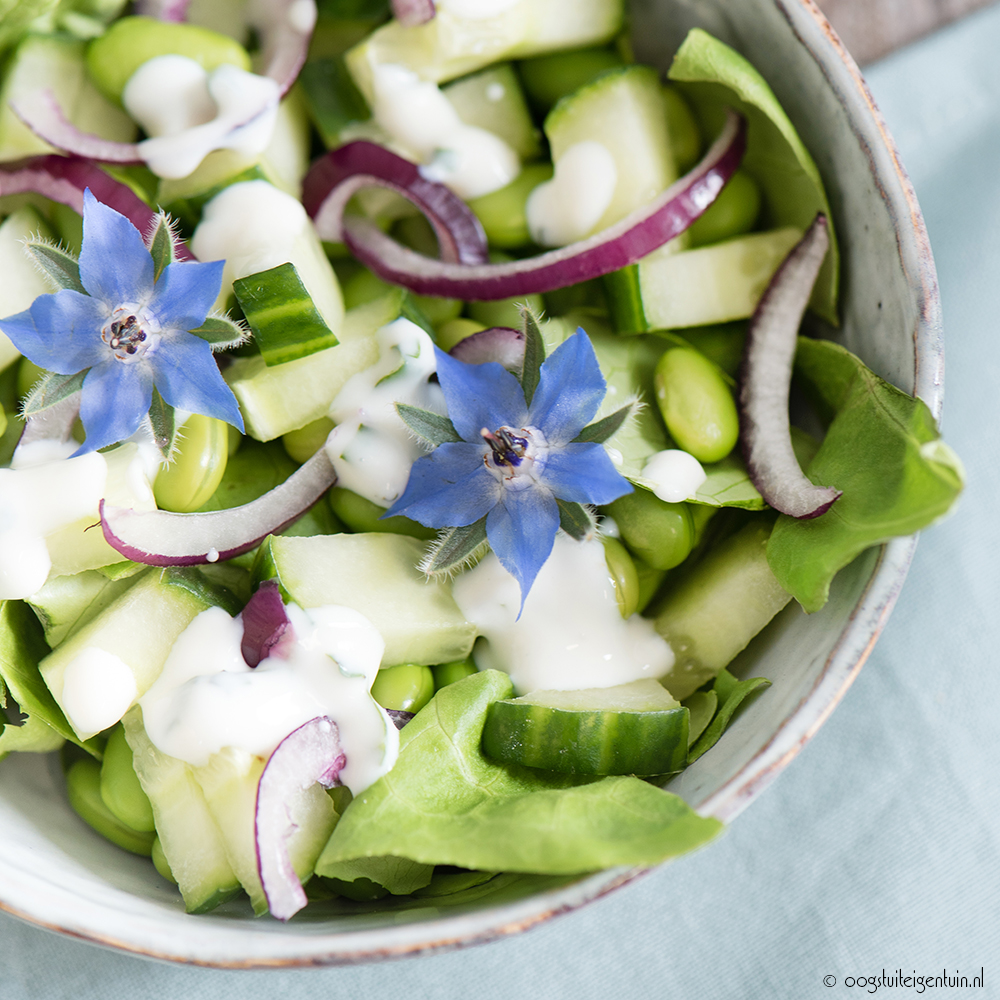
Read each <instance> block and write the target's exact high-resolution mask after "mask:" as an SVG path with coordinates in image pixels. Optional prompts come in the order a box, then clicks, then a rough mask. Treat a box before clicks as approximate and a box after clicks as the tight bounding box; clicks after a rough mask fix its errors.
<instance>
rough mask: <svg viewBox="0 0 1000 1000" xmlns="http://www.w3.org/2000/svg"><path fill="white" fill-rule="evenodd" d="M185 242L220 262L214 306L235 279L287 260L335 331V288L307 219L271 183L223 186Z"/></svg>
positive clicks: (339, 308) (339, 312)
mask: <svg viewBox="0 0 1000 1000" xmlns="http://www.w3.org/2000/svg"><path fill="white" fill-rule="evenodd" d="M190 242H191V252H192V253H193V254H194V255H195V257H197V258H198V260H202V261H210V260H224V261H225V262H226V263H225V267H224V269H223V272H222V289H221V291H220V293H219V298H218V299H217V300H216V306H217V307H220V308H225V305H226V299H227V298H228V296H229V293H230V291H231V290H232V283H233V281H234V280H235V279H236V278H243V277H246V276H247V275H248V274H255V273H256V272H258V271H267V270H269V269H270V268H272V267H277V266H278V265H279V264H284V263H286V262H290V263H292V264H294V265H295V270H296V271H297V272H298V275H299V278H300V279H301V281H302V284H303V285H304V286H305V288H306V290H307V291H308V292H309V295H310V296H311V298H312V300H313V304H314V305H315V306H316V309H317V310H318V311H319V314H320V315H321V316H322V317H323V319H324V320H325V321H326V323H327V325H328V326H329V327H330V328H331V329H332V330H333V331H334V332H336V331H337V330H339V329H340V324H341V320H342V319H343V315H344V303H343V299H342V298H341V295H340V286H339V285H338V284H337V279H336V276H335V275H334V273H333V269H332V268H331V266H330V262H329V261H328V260H327V258H326V255H325V254H324V253H323V246H322V244H321V243H320V241H319V238H318V237H317V236H316V231H315V229H313V225H312V222H311V221H310V219H309V216H308V215H307V214H306V210H305V209H304V208H303V207H302V204H301V202H299V200H298V199H297V198H293V197H292V196H291V195H290V194H286V193H285V192H284V191H279V190H278V188H276V187H275V186H274V185H273V184H269V183H268V182H267V181H265V180H253V181H241V182H240V183H239V184H230V185H229V187H227V188H224V189H223V190H222V191H220V192H219V194H217V195H216V196H215V197H214V198H213V199H212V200H211V201H210V202H208V204H207V205H206V206H205V208H204V211H203V212H202V216H201V222H199V223H198V226H197V228H196V229H195V231H194V235H193V236H192V237H191V241H190Z"/></svg>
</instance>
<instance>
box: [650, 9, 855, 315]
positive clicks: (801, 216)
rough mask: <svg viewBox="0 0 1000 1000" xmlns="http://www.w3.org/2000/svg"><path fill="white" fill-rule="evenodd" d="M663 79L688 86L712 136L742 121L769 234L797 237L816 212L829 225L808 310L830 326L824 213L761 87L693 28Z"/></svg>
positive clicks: (774, 104)
mask: <svg viewBox="0 0 1000 1000" xmlns="http://www.w3.org/2000/svg"><path fill="white" fill-rule="evenodd" d="M667 75H668V76H669V77H670V79H671V80H676V81H678V82H684V83H687V84H689V86H686V87H684V88H683V90H684V96H685V97H687V98H689V99H690V100H691V101H692V103H693V104H694V105H695V106H696V108H697V109H698V111H699V112H700V117H701V119H702V121H704V122H705V123H706V126H707V127H708V130H709V131H710V132H711V133H712V135H716V134H718V131H719V129H721V127H722V122H723V119H724V114H725V109H726V108H727V107H732V108H735V109H736V110H737V111H739V112H740V113H741V114H742V115H744V117H745V118H746V119H747V152H746V156H745V157H744V158H743V169H744V170H746V172H747V173H748V174H750V176H751V177H753V179H754V180H755V181H756V182H757V183H758V184H759V185H760V187H761V189H762V191H763V192H764V196H765V199H766V201H767V214H768V219H769V223H768V224H769V225H770V226H772V227H774V228H778V227H781V226H797V227H798V228H799V229H801V230H805V229H806V228H808V226H809V224H810V223H811V222H812V220H813V219H814V218H815V216H816V213H817V212H823V213H824V214H825V215H826V217H827V219H828V220H829V221H830V222H831V228H830V252H829V253H828V254H827V258H826V261H825V262H824V264H823V269H822V270H821V271H820V274H819V278H818V279H817V281H816V285H815V287H814V289H813V295H812V301H811V305H812V308H813V309H814V310H815V311H816V312H817V313H818V314H819V315H820V316H822V317H823V318H824V319H826V320H828V321H829V322H830V323H833V324H834V325H836V324H837V284H838V280H839V271H840V257H839V251H838V249H837V240H836V237H835V235H834V231H833V227H832V221H833V220H832V215H831V213H830V205H829V202H828V201H827V198H826V193H825V191H824V190H823V181H822V179H821V178H820V175H819V170H818V168H817V167H816V164H815V162H814V161H813V158H812V156H810V154H809V151H808V150H807V149H806V147H805V145H804V144H803V142H802V140H801V139H800V138H799V135H798V133H797V132H796V131H795V126H794V125H792V123H791V121H790V120H789V118H788V115H787V114H785V111H784V109H783V108H782V107H781V105H780V104H779V103H778V99H777V98H776V97H775V96H774V92H773V91H772V90H771V88H770V86H769V85H768V83H767V81H765V80H764V78H763V77H762V76H761V75H760V73H759V72H758V71H757V70H756V69H754V67H753V66H751V65H750V63H749V62H747V60H746V59H744V58H743V56H741V55H740V54H739V53H738V52H735V51H734V50H733V49H731V48H730V47H729V46H728V45H725V44H723V43H722V42H720V41H719V40H718V39H716V38H713V37H712V36H711V35H709V34H708V33H707V32H705V31H702V30H701V29H700V28H695V29H694V30H693V31H691V32H690V33H689V34H688V36H687V38H686V39H685V41H684V44H683V45H681V47H680V49H679V50H678V52H677V55H676V56H675V57H674V62H673V65H672V66H671V67H670V72H669V73H668V74H667Z"/></svg>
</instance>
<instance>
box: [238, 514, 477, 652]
mask: <svg viewBox="0 0 1000 1000" xmlns="http://www.w3.org/2000/svg"><path fill="white" fill-rule="evenodd" d="M423 555H424V543H423V542H420V541H418V540H417V539H415V538H407V537H405V536H403V535H390V534H383V533H381V532H371V533H368V534H357V535H347V534H341V535H315V536H312V537H305V538H301V537H300V538H294V537H293V538H289V537H275V536H273V535H272V536H270V537H269V538H267V539H266V540H265V541H264V543H263V544H262V545H261V548H260V553H259V555H258V560H257V564H256V566H255V567H254V575H255V576H256V577H257V579H259V580H260V579H269V578H276V579H277V580H278V582H279V584H280V585H281V587H282V588H283V589H284V591H285V593H286V594H287V595H288V597H289V598H290V599H291V600H293V601H295V603H296V604H299V605H301V606H302V607H304V608H316V607H321V606H323V605H326V604H340V605H344V606H346V607H349V608H354V609H355V610H356V611H360V612H361V613H362V614H363V615H365V616H366V617H367V618H368V619H369V620H370V621H371V622H372V624H373V625H374V626H375V627H376V628H377V629H378V630H379V632H380V633H381V634H382V638H383V639H384V640H385V654H384V656H383V657H382V665H383V666H393V665H394V664H397V663H416V664H420V665H427V666H429V665H431V664H434V663H446V662H448V661H449V660H461V659H464V658H465V657H466V656H467V655H468V654H469V651H470V650H471V649H472V643H473V641H474V640H475V637H476V627H475V625H473V624H472V623H471V622H468V621H466V620H465V618H464V617H463V615H462V613H461V612H460V611H459V610H458V607H457V605H456V604H455V601H454V599H453V598H452V596H451V583H450V582H449V581H444V580H431V581H428V580H427V579H426V577H424V575H423V574H422V573H421V572H420V570H419V569H417V566H418V565H419V564H420V562H421V561H422V559H423Z"/></svg>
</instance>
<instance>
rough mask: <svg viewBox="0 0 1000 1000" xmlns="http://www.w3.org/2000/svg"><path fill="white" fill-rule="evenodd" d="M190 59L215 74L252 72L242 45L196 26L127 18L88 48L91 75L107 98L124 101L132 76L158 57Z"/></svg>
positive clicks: (116, 23)
mask: <svg viewBox="0 0 1000 1000" xmlns="http://www.w3.org/2000/svg"><path fill="white" fill-rule="evenodd" d="M164 55H179V56H187V57H188V58H189V59H193V60H194V61H195V62H196V63H199V64H200V65H201V66H203V67H204V68H205V69H206V70H208V71H209V72H211V71H212V70H213V69H216V68H217V67H219V66H222V65H223V64H225V63H230V64H232V65H233V66H239V67H240V69H245V70H249V69H250V68H251V67H250V56H249V55H248V54H247V51H246V49H244V48H243V46H242V45H240V44H239V42H237V41H234V40H233V39H232V38H229V37H228V36H227V35H220V34H219V33H218V32H216V31H209V29H208V28H200V27H198V26H197V25H194V24H180V23H175V22H171V21H159V20H157V19H156V18H152V17H123V18H121V19H120V20H118V21H116V22H115V23H114V24H113V25H112V26H111V27H110V28H109V29H108V30H107V31H106V32H104V34H103V35H101V36H100V37H99V38H95V39H94V41H92V42H91V43H90V45H89V47H88V48H87V73H88V74H89V76H90V78H91V80H93V82H94V84H95V85H96V86H97V89H98V90H100V91H101V93H102V94H104V96H105V97H107V98H109V99H110V100H112V101H116V102H119V103H120V102H121V97H122V91H123V90H124V89H125V84H126V83H128V81H129V78H130V77H131V76H132V74H133V73H134V72H135V71H136V70H137V69H138V68H139V67H140V66H141V65H142V64H143V63H144V62H148V61H149V60H150V59H153V58H155V57H156V56H164Z"/></svg>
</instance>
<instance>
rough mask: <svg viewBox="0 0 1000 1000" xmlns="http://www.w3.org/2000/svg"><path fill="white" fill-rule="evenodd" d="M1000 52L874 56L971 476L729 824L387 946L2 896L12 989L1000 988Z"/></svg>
mask: <svg viewBox="0 0 1000 1000" xmlns="http://www.w3.org/2000/svg"><path fill="white" fill-rule="evenodd" d="M998 52H1000V6H998V7H993V8H991V9H987V10H986V11H984V12H981V13H980V14H977V15H974V16H973V17H971V18H969V19H967V20H965V21H963V22H961V23H960V24H958V25H955V26H953V27H951V28H949V29H947V30H945V31H943V32H941V33H939V34H938V35H936V36H934V37H932V38H930V39H928V40H926V41H924V42H921V43H919V44H917V45H915V46H913V47H912V48H910V49H908V50H906V51H904V52H901V53H899V54H897V55H895V56H893V57H891V58H890V59H888V60H886V61H884V62H882V63H880V64H879V65H877V66H875V67H873V68H872V69H871V70H870V72H869V74H868V77H869V80H870V83H871V85H872V88H873V90H874V92H875V96H876V99H877V101H878V102H879V104H880V105H881V107H882V110H883V111H884V113H885V116H886V118H887V120H888V122H889V125H890V128H891V129H892V130H893V132H894V133H895V135H896V138H897V140H898V142H899V145H900V148H901V151H902V156H903V161H904V163H905V164H906V165H907V167H908V169H909V171H910V174H911V176H912V178H913V181H914V184H915V186H916V189H917V192H918V195H919V197H920V201H921V204H922V206H923V209H924V212H925V214H926V217H927V223H928V226H929V229H930V235H931V242H932V244H933V246H934V249H935V254H936V258H937V264H938V271H939V275H940V279H941V289H942V295H943V299H944V309H945V330H946V336H945V342H946V345H947V369H946V370H947V398H946V403H945V415H946V416H945V428H944V429H945V434H946V437H947V439H948V440H949V442H950V443H951V444H952V446H953V447H954V448H955V449H956V450H957V451H958V452H959V453H960V454H961V455H962V456H963V457H964V459H965V461H966V463H967V465H968V470H969V486H968V490H967V493H966V495H965V497H964V499H963V500H962V503H961V506H960V509H959V511H958V513H957V514H956V515H955V516H954V517H953V518H952V519H950V520H949V521H947V522H946V523H944V524H941V525H939V526H937V527H935V528H934V529H932V530H931V531H929V532H928V533H927V534H926V537H925V538H924V539H923V540H922V541H921V544H920V546H919V548H918V550H917V555H916V560H915V562H914V565H913V569H912V571H911V573H910V578H909V580H908V582H907V584H906V586H905V588H904V590H903V594H902V596H901V598H900V601H899V604H898V606H897V608H896V610H895V612H894V613H893V616H892V619H891V620H890V622H889V625H888V627H887V629H886V631H885V634H884V636H883V638H882V639H881V641H880V642H879V644H878V646H877V647H876V648H875V651H874V652H873V654H872V656H871V658H870V660H869V662H868V664H867V665H866V666H865V668H864V670H863V671H862V672H861V675H860V677H859V679H858V680H857V681H856V683H855V684H854V686H853V688H852V689H851V690H850V692H849V693H848V695H847V697H846V698H845V700H844V702H843V704H842V705H841V706H840V708H838V710H837V711H836V713H835V714H834V715H833V717H832V718H831V719H830V721H829V722H827V724H826V725H825V727H824V728H823V730H822V731H821V732H820V733H819V734H818V736H817V737H816V738H815V739H814V740H813V741H812V742H811V743H810V744H809V745H808V746H807V747H806V748H805V750H804V751H803V752H802V754H801V755H800V757H799V758H798V759H797V760H796V761H794V762H793V763H792V765H791V766H790V767H789V768H788V770H787V771H786V773H785V774H784V775H783V776H782V777H781V778H780V779H779V781H778V782H777V783H776V784H775V785H774V786H773V787H772V788H771V789H770V790H768V792H767V793H766V794H765V795H764V796H763V797H762V798H761V799H760V801H758V802H756V803H755V804H754V805H753V806H752V807H751V808H750V809H749V811H748V812H746V813H745V814H744V815H743V816H741V817H740V818H739V819H738V820H737V822H736V823H735V824H734V825H733V827H732V828H731V829H730V830H729V831H728V832H727V833H726V835H725V836H724V837H723V838H722V839H721V840H720V841H719V842H717V843H716V844H714V845H712V846H711V847H710V848H708V849H707V850H704V851H702V852H700V853H698V854H696V855H693V856H691V857H687V858H683V859H681V860H680V861H678V862H675V863H674V864H672V865H669V866H667V867H665V868H663V869H661V870H659V871H657V872H655V873H654V874H652V875H649V876H648V877H646V878H645V879H643V880H641V881H640V882H638V883H636V884H634V885H632V886H630V887H627V888H625V889H623V890H621V891H619V892H617V893H615V894H612V895H611V896H610V897H607V898H605V899H603V900H601V901H599V902H597V903H595V904H593V905H592V906H590V907H588V908H586V909H584V910H583V911H580V912H577V913H573V914H570V915H568V916H566V917H562V918H560V919H558V920H556V921H554V922H551V923H548V924H547V925H544V926H542V927H539V928H537V929H535V930H533V931H531V932H530V933H527V934H524V935H521V936H519V937H516V938H512V939H509V940H505V941H501V942H498V943H494V944H490V945H486V946H482V947H478V948H474V949H469V950H466V951H463V952H458V953H452V954H446V955H438V956H433V957H428V958H422V959H414V960H408V961H405V962H397V963H392V964H388V965H380V966H365V967H358V968H345V969H330V970H322V971H311V970H304V971H301V972H299V971H295V972H275V973H235V972H217V971H213V970H204V969H188V968H180V967H170V966H165V965H157V964H153V963H149V962H146V961H143V960H140V959H137V958H131V957H127V956H124V955H120V954H114V953H111V952H107V951H102V950H99V949H97V948H94V947H91V946H89V945H85V944H81V943H78V942H75V941H71V940H66V939H63V938H60V937H56V936H54V935H52V934H49V933H47V932H45V931H42V930H38V929H36V928H34V927H30V926H27V925H25V924H22V923H20V922H18V921H17V920H14V919H12V918H10V917H7V916H5V915H2V914H0V998H2V1000H29V998H30V1000H63V998H66V1000H70V998H72V1000H98V998H100V1000H180V998H185V1000H189V998H190V1000H201V998H206V1000H207V998H211V1000H279V998H281V1000H285V998H287V1000H312V998H320V997H322V998H329V997H352V998H353V1000H369V998H373V997H376V996H377V997H386V996H393V995H399V996H403V997H413V998H448V1000H456V998H464V997H473V996H475V997H476V998H477V1000H478V998H482V1000H493V998H510V997H530V998H533V1000H534V998H538V1000H548V998H557V997H558V998H564V997H565V998H569V997H573V998H591V997H594V998H597V997H600V998H602V1000H615V998H622V1000H624V998H633V997H634V998H646V997H650V998H652V997H657V998H660V997H662V998H666V997H682V998H687V997H697V998H701V1000H703V998H708V1000H711V998H715V997H720V998H728V997H745V998H758V997H759V998H767V1000H782V998H795V1000H802V998H810V997H835V996H844V995H845V994H847V995H856V994H858V993H859V992H861V991H860V990H859V989H858V987H856V986H855V987H853V988H852V987H850V986H849V985H845V983H844V980H845V979H847V980H848V983H850V977H859V976H861V977H868V976H873V975H874V976H877V975H879V974H881V972H882V970H883V969H884V970H885V972H886V974H888V975H892V974H894V973H895V971H896V970H897V969H902V970H903V972H904V974H910V973H911V972H912V970H916V971H917V973H918V974H931V975H940V974H941V970H942V969H947V970H948V975H950V976H951V975H955V974H956V970H958V972H959V974H964V975H967V976H970V977H971V976H973V975H978V974H979V973H980V969H985V972H984V975H985V984H986V985H985V988H983V989H956V990H950V989H935V990H933V991H932V992H931V995H933V996H934V997H941V996H963V997H969V998H970V1000H971V998H972V997H986V996H1000V988H998V986H997V984H998V983H1000V958H998V956H1000V649H998V646H1000V503H998V499H1000V403H998V392H1000V278H998V274H1000V56H998ZM2 849H3V848H2V845H0V850H2ZM824 976H835V977H836V979H837V983H836V985H835V986H831V987H827V986H824V984H823V978H824ZM880 992H881V993H882V994H885V993H891V995H893V996H896V995H900V994H903V993H910V992H911V991H910V990H906V989H905V988H900V989H893V990H889V989H886V988H885V987H883V988H882V990H881V991H880Z"/></svg>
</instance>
